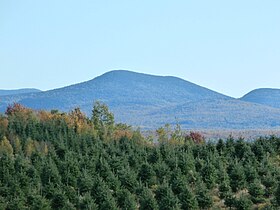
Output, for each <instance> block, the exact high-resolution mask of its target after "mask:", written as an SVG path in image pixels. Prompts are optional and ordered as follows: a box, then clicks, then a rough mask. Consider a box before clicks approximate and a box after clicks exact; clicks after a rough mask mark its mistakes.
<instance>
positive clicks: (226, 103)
mask: <svg viewBox="0 0 280 210" xmlns="http://www.w3.org/2000/svg"><path fill="white" fill-rule="evenodd" d="M96 100H99V101H103V102H105V103H106V104H108V105H109V106H110V108H111V109H112V110H113V112H114V114H115V119H116V122H122V123H127V124H129V125H132V126H134V127H141V128H142V129H146V130H155V129H156V128H158V127H161V126H163V125H164V124H166V123H169V124H173V125H175V124H176V123H177V122H178V121H179V122H180V125H181V126H182V128H184V129H194V128H195V129H275V128H279V127H280V120H279V119H280V109H279V108H275V107H269V106H265V105H261V104H257V103H250V102H246V101H242V100H237V99H234V98H231V97H228V96H225V95H223V94H220V93H218V92H215V91H212V90H210V89H207V88H204V87H201V86H199V85H196V84H194V83H191V82H189V81H186V80H183V79H180V78H177V77H170V76H155V75H148V74H142V73H136V72H131V71H122V70H117V71H110V72H107V73H105V74H103V75H101V76H99V77H96V78H94V79H92V80H89V81H86V82H82V83H79V84H74V85H70V86H67V87H63V88H58V89H54V90H49V91H44V92H39V93H30V94H21V95H14V96H1V97H0V113H1V112H5V109H6V107H7V106H8V105H9V104H11V103H14V102H16V103H20V104H23V105H24V106H27V107H29V108H32V109H36V110H40V109H43V110H49V111H50V110H52V109H59V110H61V111H64V112H69V111H70V110H72V109H74V108H75V107H80V108H81V110H82V111H83V112H85V113H86V114H87V116H89V117H90V115H91V110H92V102H93V101H96Z"/></svg>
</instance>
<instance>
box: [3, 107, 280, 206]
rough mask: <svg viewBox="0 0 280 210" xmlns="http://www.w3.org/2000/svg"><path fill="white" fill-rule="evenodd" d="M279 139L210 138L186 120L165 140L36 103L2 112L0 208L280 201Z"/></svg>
mask: <svg viewBox="0 0 280 210" xmlns="http://www.w3.org/2000/svg"><path fill="white" fill-rule="evenodd" d="M279 151H280V139H279V138H276V137H273V136H272V137H269V138H259V139H256V140H255V141H253V142H246V141H244V140H243V139H238V140H234V139H232V138H229V139H227V140H219V141H218V142H216V143H211V142H205V140H204V138H203V136H201V135H200V134H198V133H190V134H189V135H185V134H183V133H182V131H181V129H180V126H177V127H175V128H174V129H173V130H171V129H169V127H168V126H166V127H163V128H160V129H158V130H157V139H154V138H152V137H145V138H144V137H143V136H142V135H141V133H140V131H139V130H133V129H132V128H131V127H130V126H128V125H125V124H116V123H115V122H114V116H113V114H112V113H110V111H109V110H108V107H107V106H106V105H104V104H102V103H99V102H97V103H95V105H94V107H93V111H92V117H91V118H88V117H87V116H86V115H84V114H83V113H82V112H81V111H80V110H79V109H74V110H73V111H71V112H70V113H61V112H59V111H56V110H53V111H51V112H47V111H33V110H31V109H27V108H25V107H23V106H21V105H19V104H14V105H12V106H9V107H8V108H7V111H6V113H5V115H1V116H0V209H21V210H22V209H34V210H35V209H36V210H37V209H67V210H71V209H102V210H110V209H128V210H130V209H131V210H133V209H141V210H142V209H143V210H149V209H162V210H165V209H166V210H168V209H229V208H232V209H253V208H258V209H277V208H278V207H279V206H280V185H279V183H280V182H279V181H280V156H279V154H280V153H279Z"/></svg>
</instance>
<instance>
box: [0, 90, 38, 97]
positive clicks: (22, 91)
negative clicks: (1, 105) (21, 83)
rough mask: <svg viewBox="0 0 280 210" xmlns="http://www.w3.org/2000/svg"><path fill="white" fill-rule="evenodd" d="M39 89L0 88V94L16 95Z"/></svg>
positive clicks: (36, 91) (34, 91)
mask: <svg viewBox="0 0 280 210" xmlns="http://www.w3.org/2000/svg"><path fill="white" fill-rule="evenodd" d="M38 92H41V90H38V89H34V88H24V89H18V90H0V96H7V95H18V94H26V93H38Z"/></svg>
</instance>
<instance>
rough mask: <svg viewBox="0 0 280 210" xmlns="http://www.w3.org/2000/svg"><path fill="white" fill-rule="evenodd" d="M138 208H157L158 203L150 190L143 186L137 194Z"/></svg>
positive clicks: (152, 209)
mask: <svg viewBox="0 0 280 210" xmlns="http://www.w3.org/2000/svg"><path fill="white" fill-rule="evenodd" d="M139 204H140V207H139V210H157V209H159V208H158V204H157V201H156V199H155V197H154V194H153V193H152V191H151V190H150V189H149V188H147V187H144V188H143V189H142V192H141V193H140V195H139Z"/></svg>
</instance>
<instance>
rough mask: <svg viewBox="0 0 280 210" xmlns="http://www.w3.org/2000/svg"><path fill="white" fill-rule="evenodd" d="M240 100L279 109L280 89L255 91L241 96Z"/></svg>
mask: <svg viewBox="0 0 280 210" xmlns="http://www.w3.org/2000/svg"><path fill="white" fill-rule="evenodd" d="M240 100H242V101H247V102H252V103H257V104H262V105H267V106H271V107H274V108H280V89H272V88H261V89H256V90H253V91H251V92H249V93H248V94H246V95H245V96H243V97H242V98H241V99H240Z"/></svg>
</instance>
